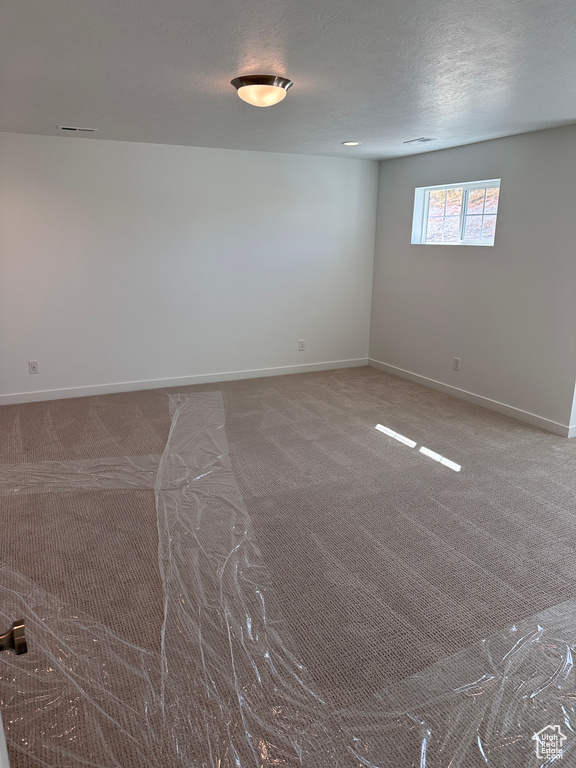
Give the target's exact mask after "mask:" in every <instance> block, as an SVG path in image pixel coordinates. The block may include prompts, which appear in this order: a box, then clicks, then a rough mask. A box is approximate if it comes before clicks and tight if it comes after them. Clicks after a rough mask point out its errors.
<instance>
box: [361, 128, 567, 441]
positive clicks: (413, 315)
mask: <svg viewBox="0 0 576 768" xmlns="http://www.w3.org/2000/svg"><path fill="white" fill-rule="evenodd" d="M492 178H501V179H502V186H501V196H500V207H499V212H498V223H497V228H496V241H495V245H494V247H472V246H469V247H467V246H438V245H435V246H432V245H430V246H427V245H411V244H410V235H411V227H412V210H413V201H414V189H415V187H420V186H430V185H433V184H448V183H451V182H459V181H475V180H480V179H492ZM575 221H576V126H570V127H565V128H557V129H552V130H548V131H540V132H537V133H529V134H523V135H520V136H514V137H510V138H505V139H498V140H495V141H488V142H483V143H481V144H474V145H470V146H466V147H459V148H456V149H448V150H443V151H439V152H431V153H427V154H423V155H418V156H414V157H410V158H402V159H397V160H391V161H387V162H383V163H382V164H381V167H380V185H379V212H378V227H377V239H376V260H375V268H374V288H373V297H372V322H371V340H370V357H371V358H373V359H374V360H375V361H379V363H380V364H383V365H379V367H382V368H384V369H385V370H390V371H393V372H396V373H399V374H401V375H406V376H408V377H409V378H415V379H416V380H419V381H422V383H427V384H429V385H432V386H435V387H437V388H441V389H444V390H445V391H450V392H452V394H457V395H460V396H464V397H465V398H466V399H471V400H473V401H475V402H479V403H481V404H485V405H487V406H489V407H493V408H495V409H496V410H501V411H502V412H505V413H510V414H511V415H515V416H517V417H518V418H522V419H525V420H527V421H530V422H531V423H536V424H539V425H541V426H544V427H546V428H548V429H551V430H553V431H557V432H558V433H560V434H566V430H567V429H568V425H569V424H570V414H571V409H572V403H573V396H574V383H575V378H576V248H575V241H576V238H575ZM454 357H460V358H461V360H462V366H461V371H460V372H459V373H456V372H455V371H453V370H452V360H453V358H454ZM377 364H378V363H377ZM447 387H453V388H456V389H447ZM462 390H463V392H462ZM466 393H469V394H466ZM475 396H476V397H475ZM574 415H575V416H576V413H575V414H574Z"/></svg>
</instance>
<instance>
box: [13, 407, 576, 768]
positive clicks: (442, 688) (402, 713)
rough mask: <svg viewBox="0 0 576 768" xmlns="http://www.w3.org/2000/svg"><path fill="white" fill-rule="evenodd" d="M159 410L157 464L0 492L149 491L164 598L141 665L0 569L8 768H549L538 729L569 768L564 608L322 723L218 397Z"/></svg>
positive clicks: (327, 712)
mask: <svg viewBox="0 0 576 768" xmlns="http://www.w3.org/2000/svg"><path fill="white" fill-rule="evenodd" d="M170 412H171V416H172V427H171V431H170V436H169V439H168V443H167V445H166V449H165V451H164V453H163V455H162V457H161V460H160V462H159V465H158V461H157V460H156V459H154V457H138V458H137V459H123V460H120V461H117V460H115V459H110V460H109V461H107V460H94V461H84V462H45V463H43V464H42V465H28V467H24V468H22V469H17V468H11V469H10V472H9V473H6V474H5V475H4V477H5V478H6V479H4V480H2V482H1V487H2V489H3V490H4V492H6V493H31V492H50V491H54V490H55V489H57V490H58V491H61V490H64V489H67V490H75V489H78V488H94V489H97V488H116V487H120V488H127V487H147V488H151V487H152V485H153V486H154V489H155V494H156V507H157V519H158V534H159V559H158V564H159V568H160V572H161V576H162V583H163V596H164V622H163V628H162V638H161V650H160V652H159V653H151V652H150V651H147V650H144V649H142V648H139V647H138V646H136V645H134V644H133V643H128V642H126V640H124V639H122V638H121V637H119V636H118V635H117V634H115V633H114V632H112V631H111V629H110V628H108V627H106V626H104V625H102V624H101V623H98V622H96V621H94V620H93V619H91V618H90V617H89V616H86V615H83V614H80V613H78V612H77V611H75V610H74V607H73V606H67V605H65V604H64V603H63V602H62V601H61V600H60V599H59V598H58V597H57V596H53V595H49V594H47V593H46V592H44V591H42V590H40V589H39V588H38V587H37V586H35V585H33V584H31V583H30V582H29V581H28V580H26V579H25V578H24V577H22V576H21V575H20V574H17V573H16V572H14V571H13V570H12V569H8V568H2V569H0V617H1V619H2V621H3V623H6V622H8V623H9V622H10V621H11V620H12V619H13V618H16V617H23V618H24V619H25V621H26V626H27V634H28V638H29V647H30V649H31V650H30V653H29V654H28V655H26V656H21V657H12V656H10V655H9V654H3V655H2V657H0V705H1V707H2V711H3V715H4V723H5V728H6V733H7V738H8V742H9V747H10V749H11V750H12V751H13V753H14V754H15V755H17V756H21V757H22V758H23V761H22V762H21V764H22V765H25V764H26V765H41V766H47V767H48V768H52V767H53V766H59V768H60V767H62V768H67V766H70V767H71V768H72V767H73V766H80V765H89V766H96V767H97V768H115V767H117V766H121V767H122V768H130V767H131V766H150V767H151V768H161V767H162V768H171V766H175V767H176V766H210V768H212V767H216V766H218V767H219V768H227V767H228V766H237V767H238V766H239V767H240V768H244V767H246V766H318V767H319V768H322V767H323V766H343V767H345V768H347V766H368V767H369V768H384V767H385V766H394V768H403V766H406V767H407V768H408V766H410V767H413V766H414V767H415V766H418V767H419V768H448V767H449V768H457V766H460V767H461V768H474V767H475V766H492V767H493V768H527V767H528V766H530V767H531V766H536V765H538V766H541V765H547V766H548V765H551V764H552V763H551V762H550V759H544V760H543V759H540V758H539V757H538V755H537V748H538V739H534V738H533V737H534V736H535V735H537V734H538V733H540V732H541V731H542V729H546V728H547V727H549V726H550V727H551V728H552V729H554V728H555V727H556V726H557V727H558V728H559V729H560V733H561V736H562V737H564V738H563V739H560V741H561V744H560V747H559V750H560V751H559V753H558V755H557V757H556V759H559V755H560V754H561V755H562V756H563V758H566V759H565V760H564V763H563V764H565V765H567V764H568V765H569V762H568V760H569V758H570V756H571V757H572V759H574V760H576V757H574V751H573V750H574V749H575V740H574V725H575V722H576V717H575V707H576V680H575V676H574V669H573V665H572V654H573V652H574V645H575V644H576V604H573V603H569V604H564V605H562V606H559V607H558V608H557V609H554V610H550V611H548V612H545V613H544V614H541V615H539V616H538V617H535V618H533V619H527V620H525V621H523V622H521V623H519V624H517V625H516V626H515V627H513V628H512V629H510V630H508V631H505V632H500V633H496V634H495V635H494V637H492V638H490V639H488V640H485V641H483V642H482V643H477V644H475V645H473V646H471V647H470V648H468V649H466V650H464V651H462V652H461V653H459V654H456V655H455V656H452V657H450V658H448V659H445V660H444V661H442V662H440V663H438V664H436V665H434V666H432V667H429V668H428V669H426V670H425V671H423V672H421V673H419V674H417V675H413V676H412V677H410V678H408V679H407V680H405V681H403V682H402V683H400V684H398V685H394V686H391V687H389V688H387V689H386V690H383V691H381V692H380V693H378V694H377V695H376V696H370V697H368V696H366V697H365V699H364V700H359V701H355V702H354V705H353V706H351V707H350V709H349V710H348V711H342V710H340V711H335V710H334V708H333V707H331V705H330V703H329V702H328V701H326V700H325V699H324V698H323V696H322V692H321V690H320V689H319V687H318V686H317V685H315V684H314V683H313V682H312V675H310V674H308V672H307V671H306V670H305V669H304V668H303V667H302V665H301V664H300V663H299V661H298V651H297V649H296V648H295V647H294V646H293V644H292V641H291V639H290V632H289V624H288V623H287V622H286V621H284V619H283V617H282V615H281V612H280V610H279V609H278V606H277V605H276V604H275V600H274V588H273V585H272V584H271V582H270V578H269V576H268V573H267V571H266V569H265V567H264V564H263V561H262V557H261V554H260V551H259V549H258V546H257V542H256V540H255V536H254V534H253V531H252V527H251V523H250V516H249V514H248V511H247V509H246V507H245V505H244V502H243V500H242V497H241V494H240V492H239V489H238V486H237V484H236V480H235V477H234V474H233V471H232V469H231V466H230V460H229V457H228V445H227V440H226V434H225V429H224V408H223V404H222V399H221V395H220V394H219V393H218V392H210V393H201V394H195V395H192V396H184V395H182V396H172V397H171V398H170ZM48 465H50V466H48ZM156 469H157V473H156ZM152 473H154V474H155V480H154V482H153V484H152V483H151V477H152ZM10 478H12V480H11V479H10ZM10 489H12V490H10ZM291 619H292V621H294V620H297V617H291ZM551 733H552V731H551ZM554 733H558V732H557V731H554ZM25 759H26V760H29V762H28V763H25V762H24V760H25Z"/></svg>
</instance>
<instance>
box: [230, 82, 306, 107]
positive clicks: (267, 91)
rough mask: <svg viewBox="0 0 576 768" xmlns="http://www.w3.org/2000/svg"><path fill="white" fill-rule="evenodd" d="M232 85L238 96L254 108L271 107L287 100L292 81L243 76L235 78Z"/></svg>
mask: <svg viewBox="0 0 576 768" xmlns="http://www.w3.org/2000/svg"><path fill="white" fill-rule="evenodd" d="M231 85H233V86H234V88H236V90H237V91H238V96H240V98H241V99H242V100H243V101H245V102H247V103H248V104H252V105H253V106H254V107H271V106H272V105H273V104H278V103H279V102H280V101H282V100H283V99H285V98H286V94H287V92H288V89H289V88H291V87H292V85H293V83H292V80H288V78H286V77H279V76H278V75H242V76H241V77H235V78H234V80H232V81H231Z"/></svg>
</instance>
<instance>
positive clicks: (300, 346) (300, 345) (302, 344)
mask: <svg viewBox="0 0 576 768" xmlns="http://www.w3.org/2000/svg"><path fill="white" fill-rule="evenodd" d="M305 349H306V339H300V341H299V342H298V352H304V350H305Z"/></svg>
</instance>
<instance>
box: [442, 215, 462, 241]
mask: <svg viewBox="0 0 576 768" xmlns="http://www.w3.org/2000/svg"><path fill="white" fill-rule="evenodd" d="M458 240H460V216H446V218H445V219H444V242H445V243H457V242H458Z"/></svg>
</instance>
